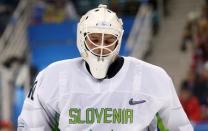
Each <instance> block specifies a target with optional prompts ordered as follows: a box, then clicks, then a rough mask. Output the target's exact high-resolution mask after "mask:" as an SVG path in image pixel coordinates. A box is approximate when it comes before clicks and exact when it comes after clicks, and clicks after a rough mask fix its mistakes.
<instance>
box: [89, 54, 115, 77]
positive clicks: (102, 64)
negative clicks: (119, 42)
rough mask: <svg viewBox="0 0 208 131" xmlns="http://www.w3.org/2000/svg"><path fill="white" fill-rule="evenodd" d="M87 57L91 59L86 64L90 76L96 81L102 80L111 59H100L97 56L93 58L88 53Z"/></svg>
mask: <svg viewBox="0 0 208 131" xmlns="http://www.w3.org/2000/svg"><path fill="white" fill-rule="evenodd" d="M90 55H91V56H90ZM89 57H91V59H88V60H87V61H86V62H87V64H88V65H89V70H90V73H91V74H92V76H93V77H94V78H96V79H104V78H105V77H106V74H107V72H108V68H109V66H110V65H111V63H112V62H113V59H105V58H103V57H102V58H101V57H99V56H94V55H93V54H91V53H89Z"/></svg>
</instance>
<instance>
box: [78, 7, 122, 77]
mask: <svg viewBox="0 0 208 131" xmlns="http://www.w3.org/2000/svg"><path fill="white" fill-rule="evenodd" d="M122 36H123V23H122V20H121V19H119V18H118V17H117V15H116V13H114V12H113V11H111V10H109V9H107V6H105V5H99V6H98V8H96V9H92V10H90V11H88V12H87V13H86V14H85V15H84V16H82V18H81V19H80V22H79V23H78V26H77V48H78V50H79V52H80V55H81V56H82V58H83V59H84V60H85V61H86V62H87V63H88V65H89V68H90V72H91V74H92V75H93V77H94V78H97V79H102V78H105V76H106V74H107V71H108V68H109V66H110V64H111V63H112V62H113V61H114V60H115V58H116V56H117V55H118V53H119V50H120V46H121V39H122Z"/></svg>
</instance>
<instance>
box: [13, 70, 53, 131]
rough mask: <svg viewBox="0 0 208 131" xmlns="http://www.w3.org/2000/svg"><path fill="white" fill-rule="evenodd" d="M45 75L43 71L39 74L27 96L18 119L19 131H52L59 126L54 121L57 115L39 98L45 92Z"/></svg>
mask: <svg viewBox="0 0 208 131" xmlns="http://www.w3.org/2000/svg"><path fill="white" fill-rule="evenodd" d="M43 74H44V72H43V71H42V72H40V73H39V74H38V76H37V78H36V80H35V82H34V86H33V87H32V88H31V89H30V91H29V93H28V95H27V96H26V99H25V101H24V105H23V108H22V112H21V114H20V116H19V117H18V127H17V131H50V130H52V128H55V127H54V125H56V124H57V122H55V120H54V119H53V116H54V115H55V114H54V113H52V111H50V108H49V107H47V105H46V104H44V100H43V99H40V97H39V94H40V92H41V91H43V89H42V88H43V87H42V86H43V84H42V83H43Z"/></svg>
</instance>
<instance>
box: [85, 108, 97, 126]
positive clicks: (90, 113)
mask: <svg viewBox="0 0 208 131" xmlns="http://www.w3.org/2000/svg"><path fill="white" fill-rule="evenodd" d="M94 117H95V115H94V108H88V109H87V110H86V123H87V124H93V123H94V122H95V118H94Z"/></svg>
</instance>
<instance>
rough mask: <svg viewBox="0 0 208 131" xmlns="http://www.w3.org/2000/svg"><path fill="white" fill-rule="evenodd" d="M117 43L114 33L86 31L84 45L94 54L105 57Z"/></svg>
mask: <svg viewBox="0 0 208 131" xmlns="http://www.w3.org/2000/svg"><path fill="white" fill-rule="evenodd" d="M117 44H118V39H117V37H116V36H115V35H112V34H104V33H88V34H87V35H86V36H85V45H86V47H87V49H88V50H89V51H90V52H91V53H92V54H94V55H96V56H99V57H105V56H108V55H109V54H111V53H112V52H113V51H114V50H115V48H116V46H117Z"/></svg>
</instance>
